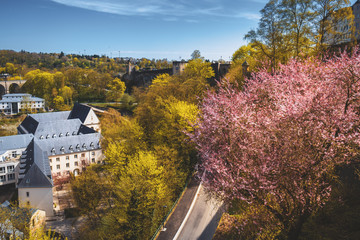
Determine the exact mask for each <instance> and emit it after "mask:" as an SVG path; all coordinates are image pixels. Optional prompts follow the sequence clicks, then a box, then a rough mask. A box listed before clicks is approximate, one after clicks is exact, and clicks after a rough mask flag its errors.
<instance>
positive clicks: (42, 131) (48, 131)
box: [34, 119, 82, 139]
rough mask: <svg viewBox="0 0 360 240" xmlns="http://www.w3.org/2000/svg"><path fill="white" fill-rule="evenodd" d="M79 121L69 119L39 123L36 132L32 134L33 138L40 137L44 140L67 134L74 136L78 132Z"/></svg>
mask: <svg viewBox="0 0 360 240" xmlns="http://www.w3.org/2000/svg"><path fill="white" fill-rule="evenodd" d="M81 124H82V123H81V121H80V120H79V119H69V120H59V121H53V122H40V123H39V125H38V127H37V128H36V131H35V133H34V135H35V138H37V139H39V138H40V137H41V136H43V137H44V139H46V136H49V137H50V138H52V137H53V136H54V135H55V137H60V136H61V135H62V136H61V137H65V136H66V135H67V133H68V134H69V135H72V134H73V133H75V134H76V135H77V134H78V132H79V129H80V127H81Z"/></svg>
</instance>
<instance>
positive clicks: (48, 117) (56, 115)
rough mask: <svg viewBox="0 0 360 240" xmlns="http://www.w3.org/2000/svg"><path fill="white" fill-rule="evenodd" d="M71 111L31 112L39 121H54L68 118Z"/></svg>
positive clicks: (31, 115)
mask: <svg viewBox="0 0 360 240" xmlns="http://www.w3.org/2000/svg"><path fill="white" fill-rule="evenodd" d="M69 114H70V111H63V112H49V113H37V114H29V115H28V116H30V117H32V118H33V119H35V120H36V121H37V122H52V121H58V120H65V119H68V117H69Z"/></svg>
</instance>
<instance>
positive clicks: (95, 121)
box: [83, 109, 100, 132]
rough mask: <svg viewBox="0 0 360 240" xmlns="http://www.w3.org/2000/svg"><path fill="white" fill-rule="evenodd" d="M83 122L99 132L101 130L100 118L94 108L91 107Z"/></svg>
mask: <svg viewBox="0 0 360 240" xmlns="http://www.w3.org/2000/svg"><path fill="white" fill-rule="evenodd" d="M83 124H84V125H85V126H87V127H89V128H93V129H94V130H95V131H97V132H100V120H99V118H98V117H97V116H96V114H95V112H94V110H92V109H90V111H89V114H88V115H87V117H86V119H85V121H84V123H83Z"/></svg>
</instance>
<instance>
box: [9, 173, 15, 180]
mask: <svg viewBox="0 0 360 240" xmlns="http://www.w3.org/2000/svg"><path fill="white" fill-rule="evenodd" d="M11 180H15V173H11V174H9V175H8V181H11Z"/></svg>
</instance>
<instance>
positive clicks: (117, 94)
mask: <svg viewBox="0 0 360 240" xmlns="http://www.w3.org/2000/svg"><path fill="white" fill-rule="evenodd" d="M108 88H109V91H108V92H107V93H106V99H107V100H108V101H116V102H119V101H120V99H121V97H122V95H123V94H124V92H125V88H126V87H125V83H124V82H123V81H121V80H120V79H118V78H115V79H114V80H113V81H112V82H111V83H110V84H109V85H108Z"/></svg>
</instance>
